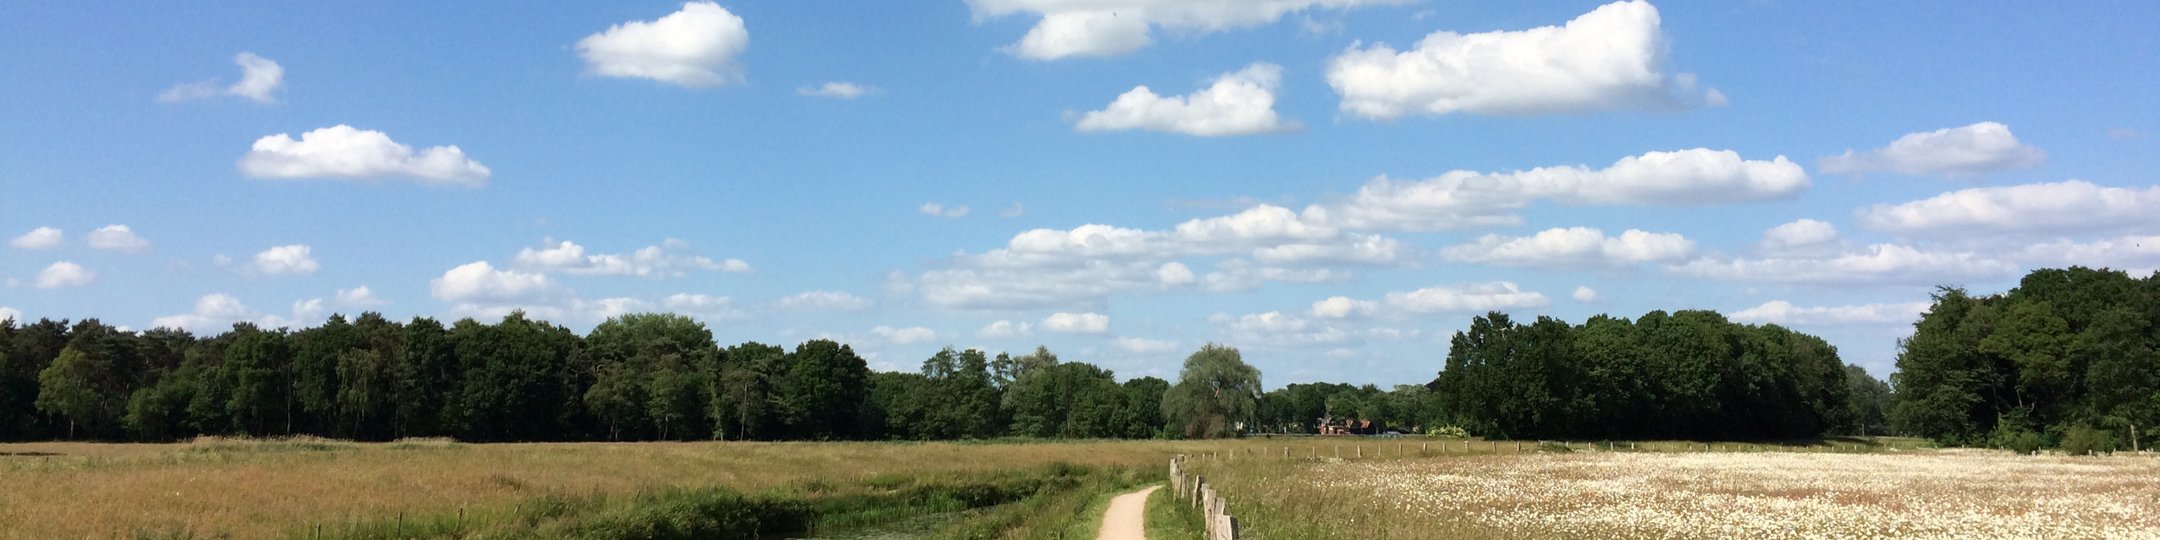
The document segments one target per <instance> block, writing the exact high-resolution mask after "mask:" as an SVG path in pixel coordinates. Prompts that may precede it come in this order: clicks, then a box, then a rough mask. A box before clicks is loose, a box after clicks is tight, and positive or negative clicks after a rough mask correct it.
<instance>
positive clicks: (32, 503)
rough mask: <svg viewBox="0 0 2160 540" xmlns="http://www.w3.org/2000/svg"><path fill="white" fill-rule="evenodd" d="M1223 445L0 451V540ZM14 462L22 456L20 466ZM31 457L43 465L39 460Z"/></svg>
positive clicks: (375, 516) (475, 510)
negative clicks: (550, 495) (551, 495)
mask: <svg viewBox="0 0 2160 540" xmlns="http://www.w3.org/2000/svg"><path fill="white" fill-rule="evenodd" d="M1227 444H1235V443H1185V442H1157V441H1139V442H1116V441H1105V442H1071V443H1062V442H1042V443H1019V444H996V443H991V444H963V443H922V444H902V443H732V442H705V443H634V444H608V443H577V444H455V443H451V442H448V441H401V442H396V443H381V444H362V443H351V442H342V441H325V440H319V439H318V440H305V439H303V440H280V441H245V440H229V439H205V440H198V441H194V442H190V443H181V444H165V445H128V444H121V445H113V444H79V443H38V444H17V445H0V486H5V488H4V489H0V538H84V537H101V538H102V537H109V536H113V535H116V534H118V535H128V534H132V533H137V532H166V531H191V532H194V533H196V534H198V535H216V534H231V535H233V536H236V537H242V538H259V537H276V536H280V535H284V534H287V533H290V532H292V531H295V530H299V529H301V528H304V527H308V526H309V525H311V524H313V523H317V522H321V523H328V524H331V525H333V526H335V525H336V524H339V523H349V522H355V521H365V520H382V519H387V518H392V517H394V516H396V515H398V514H400V513H408V514H413V515H422V514H434V515H441V514H443V513H446V512H447V513H455V512H456V511H457V509H459V508H466V509H468V510H469V512H471V513H472V514H474V515H475V519H480V516H485V515H506V514H508V513H509V510H510V507H512V506H513V505H517V504H520V503H521V502H524V501H529V500H532V499H534V498H536V497H539V496H542V495H548V494H558V495H572V496H577V495H590V494H617V493H639V492H647V491H653V490H659V489H667V488H696V487H709V486H725V487H729V488H733V489H736V490H740V491H744V492H757V491H760V490H766V489H775V488H783V487H802V486H806V485H809V486H815V485H817V484H818V483H826V484H828V485H844V484H854V483H861V482H866V481H873V479H874V478H876V477H878V476H880V475H893V474H910V475H921V474H930V475H937V474H950V475H966V474H974V473H987V472H992V471H1009V470H1020V469H1031V468H1039V467H1042V466H1045V465H1047V464H1051V463H1056V462H1066V463H1073V464H1079V465H1094V466H1112V467H1140V468H1148V469H1145V470H1152V467H1153V466H1154V465H1156V464H1158V463H1167V461H1168V458H1169V456H1171V455H1173V454H1176V453H1179V452H1201V451H1209V450H1214V449H1218V448H1226V447H1227V446H1223V445H1227ZM25 454H30V455H25ZM36 454H58V455H49V456H39V455H36Z"/></svg>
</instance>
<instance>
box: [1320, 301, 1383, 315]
mask: <svg viewBox="0 0 2160 540" xmlns="http://www.w3.org/2000/svg"><path fill="white" fill-rule="evenodd" d="M1378 308H1379V303H1377V302H1373V301H1371V300H1356V299H1352V298H1350V297H1347V296H1331V297H1328V298H1327V299H1325V300H1321V301H1318V302H1313V304H1312V314H1313V316H1314V317H1321V318H1328V319H1347V318H1352V317H1364V316H1368V315H1372V313H1373V311H1375V310H1377V309H1378Z"/></svg>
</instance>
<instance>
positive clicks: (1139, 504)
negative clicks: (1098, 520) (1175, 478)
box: [1095, 486, 1162, 540]
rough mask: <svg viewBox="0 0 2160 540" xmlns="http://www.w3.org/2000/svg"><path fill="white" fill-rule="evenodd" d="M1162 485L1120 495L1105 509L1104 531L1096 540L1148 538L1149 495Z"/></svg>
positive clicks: (1111, 500)
mask: <svg viewBox="0 0 2160 540" xmlns="http://www.w3.org/2000/svg"><path fill="white" fill-rule="evenodd" d="M1157 489H1162V486H1154V487H1150V488H1147V489H1143V490H1140V491H1135V492H1132V493H1127V494H1124V495H1119V496H1117V498H1114V499H1110V509H1109V510H1105V511H1103V515H1102V532H1098V533H1095V540H1147V497H1148V494H1151V493H1154V492H1155V490H1157Z"/></svg>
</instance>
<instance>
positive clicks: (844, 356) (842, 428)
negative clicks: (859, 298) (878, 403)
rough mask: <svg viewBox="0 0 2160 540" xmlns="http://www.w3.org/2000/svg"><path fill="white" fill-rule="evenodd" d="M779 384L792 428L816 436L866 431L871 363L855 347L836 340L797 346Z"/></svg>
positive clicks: (844, 435)
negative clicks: (864, 429)
mask: <svg viewBox="0 0 2160 540" xmlns="http://www.w3.org/2000/svg"><path fill="white" fill-rule="evenodd" d="M786 364H787V370H786V371H785V372H784V373H783V375H782V376H781V377H780V380H779V384H778V385H777V387H778V391H779V394H780V402H781V403H782V404H784V405H785V407H784V414H783V415H782V416H783V417H784V418H786V419H787V425H788V427H789V429H790V430H791V431H792V432H793V433H794V434H795V435H796V436H798V437H801V438H806V439H813V440H832V439H847V438H855V437H861V436H864V435H867V434H865V433H862V432H861V430H860V428H861V422H860V421H861V420H862V417H863V412H864V411H863V404H864V402H865V400H866V399H867V398H868V397H869V395H868V391H867V390H868V389H867V385H868V380H869V376H870V368H869V365H868V364H867V363H865V362H864V361H863V359H862V357H860V356H856V355H855V350H854V349H853V348H850V347H848V346H846V345H841V344H839V343H835V342H833V341H831V340H824V339H819V340H812V341H809V342H806V343H803V344H802V345H799V346H796V347H795V352H793V353H789V354H788V356H787V360H786Z"/></svg>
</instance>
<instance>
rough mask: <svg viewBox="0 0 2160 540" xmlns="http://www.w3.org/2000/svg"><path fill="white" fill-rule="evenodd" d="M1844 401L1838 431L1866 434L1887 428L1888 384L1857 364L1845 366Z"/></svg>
mask: <svg viewBox="0 0 2160 540" xmlns="http://www.w3.org/2000/svg"><path fill="white" fill-rule="evenodd" d="M1845 384H1846V388H1847V390H1846V392H1847V395H1848V397H1847V400H1846V407H1845V414H1844V416H1843V417H1842V418H1841V422H1840V423H1839V426H1838V428H1839V431H1841V432H1843V433H1850V434H1853V435H1858V436H1862V437H1866V436H1869V435H1882V434H1884V433H1887V432H1889V430H1890V416H1889V413H1890V384H1889V383H1885V382H1883V381H1882V380H1880V379H1876V378H1875V377H1874V376H1873V375H1869V374H1868V372H1867V369H1865V368H1862V367H1860V366H1855V365H1851V364H1847V365H1846V366H1845Z"/></svg>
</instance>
